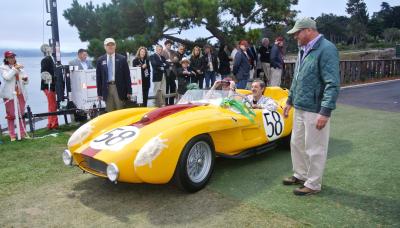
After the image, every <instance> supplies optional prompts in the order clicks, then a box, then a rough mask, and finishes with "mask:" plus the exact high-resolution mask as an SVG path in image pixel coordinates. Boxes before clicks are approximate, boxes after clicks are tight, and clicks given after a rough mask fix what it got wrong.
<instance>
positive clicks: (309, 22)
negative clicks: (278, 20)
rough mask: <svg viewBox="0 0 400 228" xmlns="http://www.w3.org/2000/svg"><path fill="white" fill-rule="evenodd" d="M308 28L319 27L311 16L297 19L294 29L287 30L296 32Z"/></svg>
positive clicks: (292, 32)
mask: <svg viewBox="0 0 400 228" xmlns="http://www.w3.org/2000/svg"><path fill="white" fill-rule="evenodd" d="M306 28H311V29H317V23H316V22H315V21H314V20H313V19H311V18H309V17H305V18H301V19H299V20H297V21H296V23H295V24H294V26H293V28H292V29H290V30H289V31H287V34H294V33H296V32H298V31H300V30H302V29H306Z"/></svg>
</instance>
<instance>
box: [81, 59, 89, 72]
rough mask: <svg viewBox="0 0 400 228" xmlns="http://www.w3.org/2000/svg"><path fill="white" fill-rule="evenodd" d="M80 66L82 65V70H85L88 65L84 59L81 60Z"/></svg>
mask: <svg viewBox="0 0 400 228" xmlns="http://www.w3.org/2000/svg"><path fill="white" fill-rule="evenodd" d="M81 66H82V68H83V69H84V70H87V69H88V65H87V63H86V61H81Z"/></svg>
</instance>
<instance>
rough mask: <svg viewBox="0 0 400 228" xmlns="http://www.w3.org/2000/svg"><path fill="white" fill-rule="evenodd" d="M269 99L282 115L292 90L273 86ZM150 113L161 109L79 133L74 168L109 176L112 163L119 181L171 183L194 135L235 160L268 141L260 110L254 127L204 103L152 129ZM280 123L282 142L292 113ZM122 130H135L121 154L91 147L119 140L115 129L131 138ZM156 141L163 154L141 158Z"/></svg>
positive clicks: (128, 112) (118, 116)
mask: <svg viewBox="0 0 400 228" xmlns="http://www.w3.org/2000/svg"><path fill="white" fill-rule="evenodd" d="M239 93H241V94H248V93H250V91H246V90H240V91H239ZM265 95H267V96H269V97H272V98H274V99H275V101H276V102H277V103H278V108H277V110H276V112H277V113H279V114H280V115H281V116H283V109H282V107H283V106H284V104H285V102H286V99H287V95H288V91H287V90H283V89H280V88H272V87H271V88H267V89H266V91H265ZM177 106H179V105H177ZM161 109H168V108H167V107H165V108H161ZM161 109H160V110H161ZM152 111H157V109H155V108H132V109H124V110H119V111H115V112H111V113H107V114H104V115H101V116H99V117H97V118H95V119H93V120H91V121H89V122H88V123H86V124H85V125H83V126H82V127H81V128H80V129H78V130H77V131H76V132H75V133H74V134H73V135H72V136H71V138H70V140H69V142H68V149H69V150H70V152H71V154H72V156H73V160H74V163H75V164H76V165H78V166H79V167H80V168H81V169H82V170H84V171H86V172H89V173H91V174H94V175H96V176H100V177H107V175H106V173H105V170H104V169H105V167H106V166H107V165H108V164H111V163H114V164H115V165H116V166H117V167H118V169H119V171H120V172H119V177H118V181H121V182H129V183H142V182H146V183H153V184H162V183H167V182H169V181H170V180H171V178H172V177H173V175H174V172H175V169H176V166H177V163H178V160H179V158H180V155H181V152H182V151H183V149H184V147H185V145H186V144H187V143H188V141H189V140H190V139H192V138H193V137H195V136H198V135H202V134H208V135H209V136H210V137H211V139H212V142H213V144H214V148H215V152H216V153H218V154H225V155H228V156H234V155H237V154H239V153H241V152H242V151H243V150H246V149H250V148H254V147H257V146H261V145H264V144H266V143H268V142H269V139H268V137H267V135H266V130H265V121H264V118H265V116H264V115H263V111H262V110H254V112H255V113H256V116H255V117H254V122H252V121H250V120H249V119H248V118H247V117H245V116H244V115H242V114H239V113H237V112H234V111H232V110H230V109H228V108H223V107H219V106H215V105H204V104H203V105H198V106H193V107H190V108H186V109H182V110H179V111H177V112H175V113H171V114H168V115H166V116H163V117H162V118H160V119H157V120H155V121H154V122H151V123H150V124H140V123H146V118H147V115H151V114H150V113H152ZM275 115H277V114H275ZM140 121H142V122H140ZM143 121H144V122H143ZM263 121H264V122H263ZM282 122H284V124H283V123H282V124H283V126H284V127H283V129H281V134H280V136H279V138H282V137H285V136H288V135H290V133H291V130H292V111H291V112H290V115H289V118H285V119H282ZM138 123H139V124H138ZM135 124H136V125H135ZM124 126H135V129H136V128H137V130H136V133H135V135H134V136H132V137H134V139H133V140H132V141H130V142H129V143H127V144H126V145H124V146H123V147H121V148H119V149H117V150H116V149H115V148H113V147H112V146H111V147H110V148H111V149H110V148H108V147H106V146H105V147H104V148H103V149H96V148H95V149H93V148H94V147H93V145H97V144H101V145H102V143H103V141H101V139H102V138H107V137H108V136H109V135H108V134H110V137H111V138H109V140H108V141H110V140H111V139H113V140H114V138H115V137H116V136H114V135H113V136H111V133H110V131H111V132H112V131H114V130H115V129H116V128H121V129H122V130H121V129H120V132H122V133H121V134H120V135H119V136H118V137H122V134H125V135H130V134H133V133H132V132H131V131H125V130H124V129H123V128H124ZM130 128H133V127H130ZM117 130H118V129H117ZM116 132H118V131H116ZM126 132H128V133H126ZM129 132H131V133H129ZM112 134H114V133H112ZM112 137H114V138H112ZM118 140H119V139H116V141H118ZM122 140H125V139H122ZM98 141H99V143H97V142H98ZM100 141H101V142H100ZM153 141H154V142H156V143H155V144H154V145H158V146H159V147H160V148H162V149H161V150H159V151H160V152H158V153H154V154H155V155H153V154H152V155H151V156H148V157H146V156H147V155H150V154H151V153H147V154H146V153H143V154H145V155H146V156H140V157H139V156H138V154H139V151H140V150H141V149H142V148H144V147H146V146H145V145H146V143H148V144H149V145H153V144H150V142H153ZM106 142H107V141H106ZM96 143H97V144H96ZM157 143H158V144H157ZM150 148H151V147H150ZM139 158H142V159H139ZM135 164H140V165H135ZM99 170H100V171H99Z"/></svg>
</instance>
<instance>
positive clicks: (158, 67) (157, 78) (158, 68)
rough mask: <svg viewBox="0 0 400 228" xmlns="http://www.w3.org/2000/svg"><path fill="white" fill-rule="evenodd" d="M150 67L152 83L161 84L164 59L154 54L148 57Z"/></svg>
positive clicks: (164, 64)
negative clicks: (151, 69)
mask: <svg viewBox="0 0 400 228" xmlns="http://www.w3.org/2000/svg"><path fill="white" fill-rule="evenodd" d="M150 62H151V67H152V68H153V82H161V80H162V77H163V74H164V73H165V70H166V69H165V68H166V67H167V62H166V60H165V57H164V56H162V55H158V54H157V53H154V54H153V55H151V56H150Z"/></svg>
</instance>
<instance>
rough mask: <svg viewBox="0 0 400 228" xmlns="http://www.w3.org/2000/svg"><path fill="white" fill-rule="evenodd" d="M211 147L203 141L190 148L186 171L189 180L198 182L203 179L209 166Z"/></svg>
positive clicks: (208, 170)
mask: <svg viewBox="0 0 400 228" xmlns="http://www.w3.org/2000/svg"><path fill="white" fill-rule="evenodd" d="M211 154H212V153H211V148H210V146H209V145H208V144H207V143H206V142H203V141H200V142H197V143H196V144H194V146H193V147H192V148H191V149H190V151H189V155H188V159H187V163H186V171H187V173H188V176H189V178H190V180H191V181H193V182H195V183H199V182H201V181H203V180H204V179H205V178H206V177H207V175H208V173H209V172H210V168H211V156H212V155H211Z"/></svg>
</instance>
